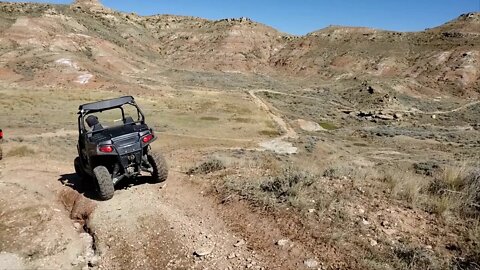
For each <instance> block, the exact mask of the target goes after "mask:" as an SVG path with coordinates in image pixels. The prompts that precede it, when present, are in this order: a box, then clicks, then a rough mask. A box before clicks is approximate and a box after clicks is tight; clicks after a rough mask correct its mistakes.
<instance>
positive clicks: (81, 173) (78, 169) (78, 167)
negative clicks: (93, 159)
mask: <svg viewBox="0 0 480 270" xmlns="http://www.w3.org/2000/svg"><path fill="white" fill-rule="evenodd" d="M81 162H82V161H81V160H80V157H76V158H75V160H74V161H73V166H74V167H75V173H76V174H77V175H78V176H79V177H80V178H82V179H83V180H87V179H89V178H90V177H89V175H88V174H87V173H86V172H85V171H84V170H83V167H82V163H81Z"/></svg>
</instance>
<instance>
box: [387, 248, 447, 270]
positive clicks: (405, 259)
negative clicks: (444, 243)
mask: <svg viewBox="0 0 480 270" xmlns="http://www.w3.org/2000/svg"><path fill="white" fill-rule="evenodd" d="M393 252H394V254H395V256H396V257H397V258H398V259H399V260H400V262H401V265H402V266H403V267H402V268H404V269H439V268H438V266H437V263H436V261H435V259H434V258H433V257H431V255H430V254H429V253H428V252H426V251H424V250H422V249H419V248H412V247H409V246H406V245H402V246H400V247H396V248H395V249H394V250H393Z"/></svg>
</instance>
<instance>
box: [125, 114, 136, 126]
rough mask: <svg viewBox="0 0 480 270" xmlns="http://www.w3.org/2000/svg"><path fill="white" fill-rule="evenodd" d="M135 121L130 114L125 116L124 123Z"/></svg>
mask: <svg viewBox="0 0 480 270" xmlns="http://www.w3.org/2000/svg"><path fill="white" fill-rule="evenodd" d="M133 123H135V121H133V118H132V117H131V116H127V117H125V123H124V124H125V125H129V124H133Z"/></svg>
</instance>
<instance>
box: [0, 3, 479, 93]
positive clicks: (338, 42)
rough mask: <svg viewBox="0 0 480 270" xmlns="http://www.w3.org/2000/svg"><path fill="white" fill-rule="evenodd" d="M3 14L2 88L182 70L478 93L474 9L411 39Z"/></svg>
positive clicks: (16, 7) (86, 11)
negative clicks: (374, 82) (385, 82)
mask: <svg viewBox="0 0 480 270" xmlns="http://www.w3.org/2000/svg"><path fill="white" fill-rule="evenodd" d="M0 14H1V15H2V16H0V32H1V36H0V80H1V81H4V82H7V83H20V84H25V85H41V86H48V85H50V86H56V87H58V86H62V85H63V86H72V85H74V86H79V85H83V86H84V87H102V86H103V87H109V86H111V85H113V84H115V85H116V84H121V85H129V84H131V85H135V84H136V83H137V82H138V78H154V77H155V78H157V79H156V81H157V82H158V80H159V79H158V76H157V75H155V74H159V73H160V72H162V71H165V70H169V69H186V70H193V71H202V72H204V71H206V72H229V73H242V74H263V75H269V76H274V77H279V78H280V77H281V78H291V79H294V80H302V81H312V82H314V81H318V80H322V81H323V80H332V79H336V80H338V79H342V80H345V79H347V80H348V79H356V78H362V79H365V80H369V79H375V80H392V79H396V80H399V81H401V82H402V83H403V84H405V87H407V88H411V89H414V88H418V89H416V90H417V92H418V91H420V92H422V91H423V90H422V89H434V90H432V91H434V92H436V91H438V92H443V93H453V94H458V95H471V94H475V93H476V92H478V89H479V88H480V83H479V81H480V71H479V70H480V33H479V30H478V29H480V24H479V21H480V20H479V14H476V13H472V14H466V15H462V16H460V17H459V18H458V19H457V20H454V21H451V22H449V23H447V24H445V25H442V26H439V27H437V28H434V29H429V30H427V31H424V32H417V33H399V32H391V31H382V30H375V29H368V28H353V27H339V26H336V27H328V28H326V29H323V30H320V31H317V32H314V33H311V34H309V35H307V36H303V37H294V36H290V35H287V34H284V33H281V32H278V31H277V30H275V29H273V28H271V27H268V26H265V25H262V24H259V23H256V22H253V21H251V20H249V19H247V18H240V19H225V20H219V21H210V20H205V19H201V18H195V17H183V16H172V15H156V16H148V17H142V16H138V15H135V14H125V13H120V12H116V11H113V10H111V9H108V8H105V7H103V6H101V5H100V4H99V3H98V2H97V1H94V0H88V1H85V0H83V1H77V2H76V3H74V4H72V5H71V6H66V5H47V4H24V3H0ZM419 85H420V86H419Z"/></svg>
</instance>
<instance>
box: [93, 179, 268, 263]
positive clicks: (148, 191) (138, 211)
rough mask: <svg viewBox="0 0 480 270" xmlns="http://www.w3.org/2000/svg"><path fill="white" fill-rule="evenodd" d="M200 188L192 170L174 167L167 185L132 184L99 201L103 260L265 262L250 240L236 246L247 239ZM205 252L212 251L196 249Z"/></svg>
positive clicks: (98, 225)
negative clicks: (188, 173)
mask: <svg viewBox="0 0 480 270" xmlns="http://www.w3.org/2000/svg"><path fill="white" fill-rule="evenodd" d="M198 190H199V189H198V187H195V185H194V184H192V183H190V182H189V181H188V177H187V176H186V175H184V174H180V173H171V175H170V177H169V179H168V182H167V183H166V184H165V185H161V184H160V185H149V184H143V185H138V186H134V187H130V188H128V189H127V190H119V191H116V193H115V196H114V197H113V199H111V200H109V201H107V202H101V203H99V204H98V207H97V209H96V211H95V213H94V215H93V217H92V221H91V223H90V224H91V227H92V229H93V230H94V231H95V234H96V235H97V247H98V250H99V252H100V256H101V257H102V262H101V266H102V267H103V268H107V269H110V268H127V269H186V268H194V269H228V268H229V267H231V268H233V269H238V268H245V266H246V265H247V261H255V265H261V261H262V259H261V257H259V256H258V255H256V254H254V253H252V251H251V250H248V249H247V248H246V246H240V247H235V246H234V244H235V243H237V242H238V241H239V240H241V239H239V238H237V237H236V236H235V235H233V234H232V233H231V232H230V231H229V229H228V228H227V226H226V225H225V224H224V222H223V220H221V219H220V218H219V214H218V213H216V211H215V206H214V205H213V202H212V201H210V200H209V199H208V198H205V197H203V196H202V194H201V192H200V193H199V192H198ZM201 252H204V253H208V254H207V255H205V256H198V255H194V253H201ZM233 254H235V255H233ZM229 256H230V257H231V258H230V259H229Z"/></svg>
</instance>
